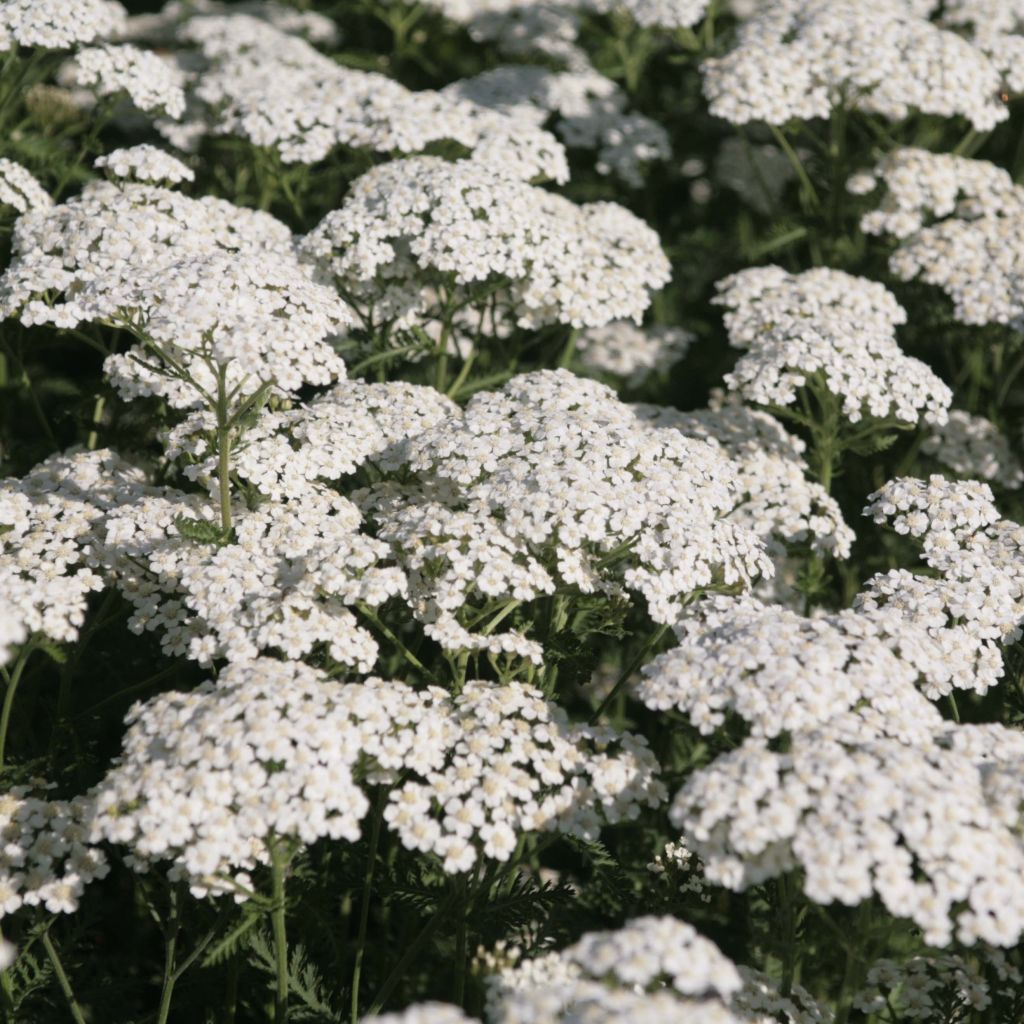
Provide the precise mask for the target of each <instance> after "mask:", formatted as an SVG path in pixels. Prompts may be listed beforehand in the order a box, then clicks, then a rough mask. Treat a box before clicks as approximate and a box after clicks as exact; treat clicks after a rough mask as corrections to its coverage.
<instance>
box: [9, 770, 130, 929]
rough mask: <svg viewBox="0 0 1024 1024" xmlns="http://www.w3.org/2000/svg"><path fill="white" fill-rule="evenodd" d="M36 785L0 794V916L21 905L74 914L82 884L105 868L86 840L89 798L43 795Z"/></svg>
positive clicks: (90, 807)
mask: <svg viewBox="0 0 1024 1024" xmlns="http://www.w3.org/2000/svg"><path fill="white" fill-rule="evenodd" d="M34 789H38V787H31V786H14V787H13V788H11V789H9V790H7V791H6V792H5V793H3V794H2V795H0V844H2V845H0V850H2V853H0V918H3V917H6V916H7V915H8V914H13V913H15V912H16V911H18V910H20V909H21V908H22V907H42V908H43V909H44V910H45V911H46V912H47V913H48V914H73V913H74V912H75V911H76V910H78V905H79V900H80V899H81V896H82V893H83V892H84V890H85V887H86V886H87V885H88V884H89V883H90V882H93V881H96V880H98V879H102V878H104V877H106V875H107V874H108V873H109V871H110V866H109V864H108V863H107V858H106V855H105V854H104V852H103V850H101V849H99V847H98V846H96V845H95V843H94V841H92V840H91V839H90V828H91V822H92V818H93V813H94V805H93V801H92V800H91V798H90V797H76V798H75V799H74V800H51V799H47V797H46V795H45V794H44V793H42V792H38V793H37V792H34V791H33V790H34Z"/></svg>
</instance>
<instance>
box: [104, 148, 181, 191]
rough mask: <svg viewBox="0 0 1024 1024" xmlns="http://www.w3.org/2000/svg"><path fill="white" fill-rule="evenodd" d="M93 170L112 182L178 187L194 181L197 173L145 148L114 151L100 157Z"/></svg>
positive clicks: (161, 151)
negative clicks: (119, 179)
mask: <svg viewBox="0 0 1024 1024" xmlns="http://www.w3.org/2000/svg"><path fill="white" fill-rule="evenodd" d="M93 166H94V167H97V168H102V169H104V170H106V172H107V174H109V175H110V176H111V177H112V178H125V179H130V180H131V181H144V182H152V183H153V184H168V185H177V184H178V183H179V182H182V181H194V180H195V173H194V172H193V171H192V170H191V169H190V168H189V167H187V166H186V165H185V164H183V163H182V162H181V161H180V160H179V159H178V158H177V157H175V156H171V154H170V153H168V152H166V150H163V149H159V148H158V147H157V146H150V145H146V144H142V145H139V146H131V147H129V148H127V149H115V150H112V151H111V152H109V153H105V154H104V155H103V156H101V157H97V158H96V160H95V161H94V163H93Z"/></svg>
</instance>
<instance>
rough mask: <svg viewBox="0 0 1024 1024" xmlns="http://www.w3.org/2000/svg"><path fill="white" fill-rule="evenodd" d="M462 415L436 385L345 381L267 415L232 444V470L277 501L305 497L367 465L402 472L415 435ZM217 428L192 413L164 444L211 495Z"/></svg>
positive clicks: (215, 483)
mask: <svg viewBox="0 0 1024 1024" xmlns="http://www.w3.org/2000/svg"><path fill="white" fill-rule="evenodd" d="M460 415H461V413H460V412H459V408H458V406H456V405H455V403H454V402H452V401H451V400H450V399H448V398H446V397H445V396H444V395H442V394H440V393H439V392H438V391H437V390H436V389H435V388H431V387H421V386H418V385H416V384H407V383H405V382H404V381H389V382H387V383H382V384H367V383H365V382H363V381H361V380H352V381H342V382H340V383H338V384H336V385H335V386H334V387H333V388H331V389H330V390H328V391H325V392H323V393H322V394H320V395H318V396H317V397H316V398H314V399H313V400H312V401H311V402H309V403H308V404H303V405H297V406H294V407H292V408H289V409H281V410H277V411H270V410H265V411H264V412H263V413H262V414H261V415H260V417H259V419H258V420H257V421H256V423H255V424H253V426H251V427H250V428H249V429H248V430H247V431H246V432H245V434H244V435H243V436H242V438H241V439H240V440H239V441H238V442H237V443H236V444H235V445H233V446H232V450H231V472H232V474H233V476H234V477H235V478H237V479H241V480H244V481H246V482H247V483H249V484H251V485H252V486H253V487H255V488H257V489H258V490H259V491H260V493H261V494H263V495H265V496H266V497H267V498H270V499H271V500H272V501H281V500H282V499H284V498H288V499H292V498H301V497H303V496H304V495H305V494H306V493H307V492H308V491H309V490H310V488H311V486H312V485H313V484H314V483H315V482H316V481H322V482H324V483H329V482H331V481H337V480H339V479H340V478H342V477H346V476H349V475H350V474H352V473H355V472H356V470H357V469H358V468H359V467H360V466H361V465H363V464H364V463H366V462H370V463H372V464H373V465H374V466H375V467H377V468H378V469H380V470H381V471H382V472H390V471H393V470H396V469H399V468H401V467H402V466H403V465H404V464H405V462H406V461H407V458H408V455H407V448H408V444H409V439H410V438H414V437H417V436H418V435H419V434H421V433H423V432H424V431H426V430H428V429H430V428H431V427H434V426H436V425H438V424H440V423H443V422H444V421H445V420H447V419H450V418H458V417H459V416H460ZM215 428H216V423H215V418H214V416H213V414H212V413H210V412H206V411H204V412H197V413H193V414H192V415H190V416H189V417H188V418H187V419H186V420H185V421H183V422H182V423H181V424H180V425H178V426H177V427H175V428H174V429H172V430H171V431H170V432H169V435H168V437H167V439H166V442H165V450H166V453H167V455H168V456H169V457H171V458H181V457H182V456H186V457H187V458H188V459H189V463H188V464H187V465H185V467H184V470H183V471H184V474H185V476H186V477H188V478H189V479H190V480H199V481H201V482H203V483H205V484H206V485H207V487H208V488H209V489H210V493H211V495H215V493H216V489H217V487H218V485H219V479H218V477H217V451H216V446H215V432H216V431H215Z"/></svg>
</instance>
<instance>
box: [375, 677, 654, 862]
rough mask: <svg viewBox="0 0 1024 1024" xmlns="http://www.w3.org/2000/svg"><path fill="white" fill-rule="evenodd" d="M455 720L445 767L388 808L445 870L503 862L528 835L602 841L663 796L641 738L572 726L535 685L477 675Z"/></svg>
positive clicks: (457, 704)
mask: <svg viewBox="0 0 1024 1024" xmlns="http://www.w3.org/2000/svg"><path fill="white" fill-rule="evenodd" d="M450 722H451V732H450V737H449V746H448V752H447V754H446V756H445V758H444V762H443V764H441V765H440V766H436V767H433V768H432V769H431V770H429V771H425V772H420V773H419V774H420V776H421V777H420V778H412V779H410V780H409V781H407V782H405V783H404V784H402V785H401V786H399V787H398V788H397V789H396V790H395V791H393V792H392V794H391V796H390V799H389V803H388V806H387V808H386V809H385V811H384V819H385V821H387V823H388V826H389V827H390V828H391V829H392V830H393V831H394V832H396V833H397V834H398V836H399V837H400V838H401V840H402V843H403V845H404V846H405V847H406V848H407V849H410V850H420V851H423V852H430V853H434V854H436V855H437V856H438V857H440V858H442V860H443V865H444V869H445V871H448V872H451V873H457V872H464V871H468V870H469V869H470V868H471V867H472V866H473V865H474V864H475V863H476V861H477V859H478V858H479V857H485V858H488V859H491V860H497V861H507V860H508V859H509V858H510V857H511V856H512V854H513V853H514V852H515V849H516V845H517V843H518V841H519V839H520V837H521V836H522V835H524V834H527V833H533V832H559V833H562V834H568V835H574V836H579V837H582V838H586V839H596V838H597V837H598V835H599V834H600V830H601V827H602V826H603V825H604V824H617V823H619V822H623V821H631V820H633V819H635V818H636V817H637V816H638V815H639V814H640V811H641V809H642V808H644V807H657V806H659V805H660V804H661V803H662V802H663V801H664V799H665V797H666V792H665V788H664V786H663V785H662V783H661V782H660V780H659V779H658V764H657V761H656V760H655V758H654V755H653V754H652V753H651V751H650V749H649V748H648V746H647V742H646V740H644V739H643V737H641V736H637V735H634V734H632V733H626V732H617V731H616V730H614V729H610V728H606V727H601V726H588V725H577V724H574V723H570V722H569V720H568V718H567V716H566V714H565V712H564V711H563V710H562V709H561V708H560V707H559V706H558V705H557V704H552V703H551V702H550V701H546V700H545V699H544V697H543V695H542V694H541V692H540V691H539V690H537V689H535V688H533V687H530V686H524V685H522V684H520V683H509V684H499V683H488V682H476V681H471V682H469V683H467V684H466V685H465V687H464V689H463V690H462V693H461V694H459V696H457V697H455V698H453V699H452V702H451V710H450Z"/></svg>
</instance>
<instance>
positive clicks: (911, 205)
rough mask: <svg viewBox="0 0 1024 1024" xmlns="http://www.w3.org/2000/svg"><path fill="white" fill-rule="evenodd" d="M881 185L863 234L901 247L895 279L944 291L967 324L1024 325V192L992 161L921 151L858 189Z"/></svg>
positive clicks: (905, 153) (893, 162)
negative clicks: (1023, 242) (1023, 240)
mask: <svg viewBox="0 0 1024 1024" xmlns="http://www.w3.org/2000/svg"><path fill="white" fill-rule="evenodd" d="M875 180H881V181H882V182H884V184H885V188H886V191H885V193H884V195H883V197H882V200H881V205H880V207H879V209H878V210H877V211H875V212H871V213H868V214H866V215H865V217H864V218H863V227H864V229H865V230H866V231H871V232H874V233H878V234H882V233H887V234H892V235H895V236H896V237H897V238H899V239H900V240H901V241H900V243H899V246H898V247H897V249H896V250H895V252H893V254H892V256H891V257H890V259H889V267H890V269H891V270H892V272H893V273H894V274H895V275H896V276H897V277H900V278H902V279H903V280H904V281H909V280H912V279H914V278H918V279H920V280H922V281H924V282H926V283H927V284H931V285H936V286H937V287H939V288H941V289H942V290H943V291H944V292H945V293H946V294H947V295H948V296H949V298H950V299H951V300H952V302H953V309H954V315H955V316H956V318H957V319H958V320H960V321H961V322H962V323H965V324H973V325H982V324H990V323H997V324H1007V325H1009V326H1011V327H1019V326H1020V325H1021V324H1022V323H1024V291H1022V289H1021V286H1020V280H1021V265H1022V259H1024V256H1022V250H1021V246H1020V244H1019V241H1018V240H1019V238H1020V234H1021V226H1022V225H1024V188H1021V187H1020V186H1019V185H1017V184H1016V183H1014V181H1013V180H1012V178H1011V177H1010V175H1009V174H1008V173H1007V172H1006V171H1005V170H1003V169H1002V168H999V167H996V166H994V165H993V164H990V163H988V162H986V161H983V160H967V159H964V158H962V157H956V156H947V155H945V154H933V153H926V152H923V151H921V150H901V151H898V152H897V153H895V154H893V155H892V156H890V157H889V158H887V160H885V161H883V162H882V163H881V164H880V165H879V167H878V168H877V169H876V170H875V171H874V172H872V173H871V174H870V175H867V176H864V175H861V176H858V178H857V179H856V180H855V182H854V186H855V188H858V189H867V188H869V187H871V186H872V185H873V183H874V181H875Z"/></svg>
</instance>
